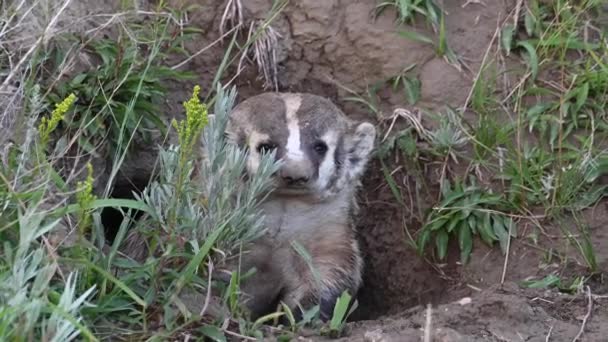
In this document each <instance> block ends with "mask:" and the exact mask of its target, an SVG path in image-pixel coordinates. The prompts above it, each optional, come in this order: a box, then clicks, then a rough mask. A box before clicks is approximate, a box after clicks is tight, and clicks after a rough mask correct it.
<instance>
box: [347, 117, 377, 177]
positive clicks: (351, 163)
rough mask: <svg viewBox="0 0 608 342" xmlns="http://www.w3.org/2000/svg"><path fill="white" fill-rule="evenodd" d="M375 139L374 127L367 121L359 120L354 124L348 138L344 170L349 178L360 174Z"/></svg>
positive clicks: (363, 169)
mask: <svg viewBox="0 0 608 342" xmlns="http://www.w3.org/2000/svg"><path fill="white" fill-rule="evenodd" d="M375 140H376V128H375V127H374V125H372V124H371V123H369V122H361V123H357V124H355V125H354V127H353V129H352V130H351V134H350V137H349V139H348V146H347V150H346V151H347V154H348V155H347V158H346V164H347V165H346V170H347V172H348V175H349V178H350V179H355V178H358V177H360V176H361V174H362V173H363V172H364V171H365V167H366V165H367V162H368V160H369V157H370V155H371V152H372V150H373V149H374V141H375Z"/></svg>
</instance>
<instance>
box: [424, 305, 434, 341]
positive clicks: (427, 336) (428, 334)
mask: <svg viewBox="0 0 608 342" xmlns="http://www.w3.org/2000/svg"><path fill="white" fill-rule="evenodd" d="M432 315H433V309H432V307H431V304H427V306H426V324H425V325H424V342H431V328H432Z"/></svg>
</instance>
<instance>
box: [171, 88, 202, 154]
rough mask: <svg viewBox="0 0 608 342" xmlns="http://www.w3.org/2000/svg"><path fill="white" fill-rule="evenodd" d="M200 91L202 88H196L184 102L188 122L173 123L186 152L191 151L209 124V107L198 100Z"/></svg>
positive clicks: (174, 121)
mask: <svg viewBox="0 0 608 342" xmlns="http://www.w3.org/2000/svg"><path fill="white" fill-rule="evenodd" d="M200 89H201V88H200V86H198V85H196V86H194V90H193V92H192V97H190V99H189V100H188V101H186V102H184V108H185V109H186V120H185V121H181V122H180V123H178V122H177V121H176V120H173V121H172V125H173V127H175V129H176V130H177V133H178V135H179V140H180V144H181V145H182V146H183V148H184V149H186V150H188V149H190V147H191V146H192V144H193V143H194V141H195V139H196V138H197V137H198V135H199V134H200V133H201V131H202V129H203V128H204V127H205V126H206V125H207V123H208V112H207V106H206V105H205V104H204V103H201V102H200V99H199V98H198V94H199V92H200Z"/></svg>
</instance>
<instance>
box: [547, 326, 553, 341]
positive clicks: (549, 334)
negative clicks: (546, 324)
mask: <svg viewBox="0 0 608 342" xmlns="http://www.w3.org/2000/svg"><path fill="white" fill-rule="evenodd" d="M552 332H553V325H552V326H551V328H549V332H548V333H547V336H545V342H549V339H550V338H551V333H552Z"/></svg>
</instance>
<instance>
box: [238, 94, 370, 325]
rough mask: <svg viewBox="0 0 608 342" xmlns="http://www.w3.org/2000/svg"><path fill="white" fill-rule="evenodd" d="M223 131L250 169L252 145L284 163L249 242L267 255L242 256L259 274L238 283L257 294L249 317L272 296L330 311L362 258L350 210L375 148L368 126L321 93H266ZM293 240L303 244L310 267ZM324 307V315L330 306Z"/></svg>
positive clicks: (255, 157) (255, 154) (356, 282)
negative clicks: (261, 228) (258, 235)
mask: <svg viewBox="0 0 608 342" xmlns="http://www.w3.org/2000/svg"><path fill="white" fill-rule="evenodd" d="M296 126H297V129H294V127H296ZM227 134H228V136H229V137H230V141H232V142H233V143H235V144H237V145H238V146H240V147H241V148H247V149H249V156H248V158H249V161H248V172H250V173H254V172H256V167H257V165H259V159H260V156H261V154H260V153H261V152H260V151H258V148H259V147H264V146H265V145H271V146H274V147H275V148H276V150H277V154H276V156H277V158H278V159H281V160H282V162H283V164H282V167H281V169H280V171H279V172H278V173H277V174H276V175H275V177H274V178H275V185H276V190H275V191H274V192H273V193H272V194H271V195H270V196H269V197H268V199H267V200H266V201H265V202H264V203H263V205H262V211H263V213H264V215H265V224H266V228H267V235H266V236H265V237H264V238H263V239H262V240H261V242H260V243H259V244H257V245H256V244H254V245H252V246H251V248H252V251H254V255H266V256H268V257H269V258H272V260H270V261H268V260H264V262H262V260H261V259H260V258H258V260H248V261H246V263H247V264H248V265H249V266H254V267H256V268H259V269H263V272H261V273H260V274H259V278H257V279H256V278H255V275H254V277H253V278H252V279H251V280H250V281H249V282H244V283H243V287H242V289H243V290H244V292H246V293H249V294H255V295H254V296H253V298H251V299H250V301H249V302H248V304H247V306H248V307H249V308H250V309H251V311H252V312H253V314H254V316H259V315H261V314H264V313H265V312H263V311H264V310H261V308H263V307H264V304H265V303H266V305H269V302H274V301H269V299H268V298H269V297H271V296H274V295H277V296H278V298H277V299H278V300H282V301H283V302H285V303H286V304H287V305H289V306H290V307H291V308H292V309H295V308H296V307H297V306H298V305H304V306H309V305H313V304H319V303H322V304H323V305H321V307H322V308H325V309H324V310H326V309H327V308H332V309H333V307H332V306H331V303H333V301H335V298H336V296H339V295H340V294H341V293H342V291H344V290H348V291H349V292H350V293H351V295H354V294H355V292H357V290H358V288H359V286H360V284H361V272H362V267H363V263H362V260H361V256H360V251H359V247H358V244H357V240H356V238H355V232H354V231H353V228H352V223H351V216H352V211H353V203H354V195H355V190H356V187H357V185H358V183H359V178H360V177H361V175H362V174H363V172H364V170H365V167H366V164H367V161H368V159H369V155H370V153H371V150H372V148H373V144H374V139H375V134H376V132H375V128H374V126H373V125H371V124H370V123H365V122H364V123H358V122H353V121H351V120H349V119H348V118H347V117H346V115H344V113H343V112H342V111H340V109H338V107H336V106H335V105H334V104H333V103H331V101H329V100H327V99H325V98H323V97H320V96H316V95H312V94H298V93H264V94H262V95H258V96H254V97H252V98H249V99H247V100H245V101H243V102H242V103H241V104H239V105H238V106H236V107H235V108H234V110H233V112H232V113H231V117H230V121H229V125H228V128H227ZM296 180H297V181H296ZM269 241H270V243H269ZM294 243H295V244H299V245H300V246H302V247H304V249H305V250H307V252H308V254H309V255H310V257H311V259H312V264H313V265H312V266H313V267H314V270H311V269H310V267H309V264H308V263H307V262H305V261H304V260H303V258H302V257H301V255H299V254H298V253H297V252H296V250H295V249H294ZM256 249H263V250H264V252H260V251H257V252H256V251H255V250H256ZM268 249H271V250H270V251H268ZM267 262H271V263H272V264H273V265H274V267H268V265H265V264H266V263H267ZM256 263H262V264H260V265H256ZM269 272H280V274H279V275H276V274H272V275H270V274H269ZM316 275H318V278H317V277H316ZM263 279H273V281H274V282H275V284H276V287H274V288H272V290H270V289H268V288H266V287H262V286H261V284H264V285H265V286H267V282H264V281H263ZM278 287H280V289H278ZM256 297H257V298H256ZM265 309H266V310H272V309H274V308H272V307H266V308H265ZM322 313H323V315H322V317H323V318H327V317H328V314H329V313H328V312H322Z"/></svg>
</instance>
